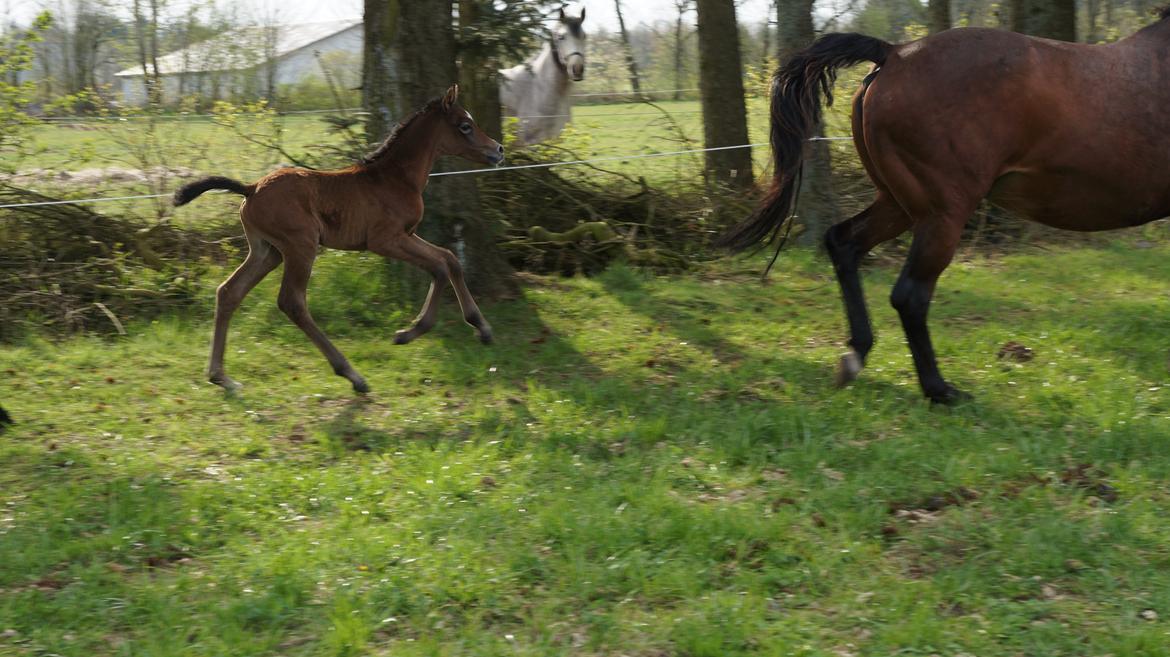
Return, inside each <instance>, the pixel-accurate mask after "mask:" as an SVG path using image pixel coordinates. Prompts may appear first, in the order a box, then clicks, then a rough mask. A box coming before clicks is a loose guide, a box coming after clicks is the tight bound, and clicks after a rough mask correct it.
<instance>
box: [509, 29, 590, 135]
mask: <svg viewBox="0 0 1170 657" xmlns="http://www.w3.org/2000/svg"><path fill="white" fill-rule="evenodd" d="M583 22H585V9H584V8H582V9H581V16H580V17H577V18H574V17H572V16H568V15H566V14H565V10H564V8H562V9H561V10H560V14H559V15H558V17H557V24H556V27H554V28H553V30H552V35H551V37H550V39H549V40H548V42H547V43H545V44H544V47H543V48H541V50H540V52H538V53H537V54H535V55H533V56H532V57H531V58H530V59H529V60H528V61H526V62H524V63H523V64H520V65H518V66H513V67H512V68H507V69H504V70H502V71H500V103H501V104H502V105H503V106H504V112H505V113H506V114H508V115H510V116H516V117H520V120H519V125H518V126H517V130H516V141H518V142H519V143H520V144H522V145H528V144H535V143H538V142H542V141H546V140H548V139H552V138H553V137H556V136H557V135H559V134H561V131H562V130H564V129H565V124H566V123H568V122H569V115H570V113H571V112H572V105H571V104H570V103H569V89H570V88H571V83H572V82H580V81H581V80H584V79H585V30H583V29H582V28H581V24H582V23H583Z"/></svg>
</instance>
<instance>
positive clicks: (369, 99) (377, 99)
mask: <svg viewBox="0 0 1170 657" xmlns="http://www.w3.org/2000/svg"><path fill="white" fill-rule="evenodd" d="M398 4H399V3H398V0H365V9H364V11H365V15H364V20H363V30H364V31H363V34H364V38H365V43H364V45H363V47H362V106H363V107H364V108H365V109H366V112H367V115H366V140H367V141H368V142H370V144H377V143H379V142H381V141H382V140H383V139H385V137H386V133H388V132H389V131H390V128H391V127H392V126H393V125H394V122H395V119H397V118H398V117H400V116H401V115H402V111H403V110H402V108H401V107H400V106H399V104H398V94H397V93H396V88H395V85H396V75H395V70H396V66H395V62H394V38H395V35H396V34H397V32H398V13H399V11H398Z"/></svg>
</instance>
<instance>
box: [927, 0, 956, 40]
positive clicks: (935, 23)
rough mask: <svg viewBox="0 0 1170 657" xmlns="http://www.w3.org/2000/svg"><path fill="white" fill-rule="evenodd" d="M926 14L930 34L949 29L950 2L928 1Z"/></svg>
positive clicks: (949, 0) (947, 0) (946, 0)
mask: <svg viewBox="0 0 1170 657" xmlns="http://www.w3.org/2000/svg"><path fill="white" fill-rule="evenodd" d="M926 14H927V26H926V27H927V29H929V30H930V33H931V34H934V33H936V32H942V31H943V30H949V29H951V0H929V1H928V4H927V7H926Z"/></svg>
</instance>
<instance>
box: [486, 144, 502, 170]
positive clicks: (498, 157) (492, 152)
mask: <svg viewBox="0 0 1170 657" xmlns="http://www.w3.org/2000/svg"><path fill="white" fill-rule="evenodd" d="M483 157H484V159H485V160H487V163H488V164H490V165H492V166H498V165H499V164H500V163H501V162H503V161H504V147H503V146H502V145H500V144H496V147H495V148H494V149H493V148H489V149H487V151H485V152H484V154H483Z"/></svg>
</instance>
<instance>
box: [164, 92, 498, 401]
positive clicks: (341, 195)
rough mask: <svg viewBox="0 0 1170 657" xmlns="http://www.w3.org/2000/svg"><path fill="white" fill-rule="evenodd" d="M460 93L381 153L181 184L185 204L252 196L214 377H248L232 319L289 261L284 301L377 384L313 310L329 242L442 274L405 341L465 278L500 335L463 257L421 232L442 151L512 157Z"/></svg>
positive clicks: (406, 124) (243, 215)
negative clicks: (231, 367) (317, 272)
mask: <svg viewBox="0 0 1170 657" xmlns="http://www.w3.org/2000/svg"><path fill="white" fill-rule="evenodd" d="M458 97H459V88H458V86H452V87H451V88H450V89H448V90H447V93H446V94H445V95H444V96H443V97H442V98H436V99H435V100H432V101H431V102H429V103H427V105H426V106H424V107H423V108H422V109H420V110H419V111H418V112H416V113H415V114H413V115H412V116H410V117H409V118H407V119H406V120H405V121H403V122H402V123H401V124H399V125H398V127H396V128H395V129H394V131H393V132H391V133H390V136H389V137H387V138H386V141H385V142H383V143H382V145H381V146H379V147H378V149H377V150H375V151H374V152H373V153H372V154H370V155H369V156H367V157H366V158H365V159H363V160H362V161H361V162H360V163H358V164H355V165H353V166H351V167H349V168H347V169H342V170H340V171H313V170H309V169H301V168H286V169H278V170H276V171H273V172H272V173H270V174H268V175H267V176H264V177H263V178H261V179H260V180H258V181H256V182H255V183H253V184H251V185H245V184H243V183H240V182H238V181H235V180H231V179H228V178H222V177H218V176H213V177H210V178H204V179H202V180H197V181H195V182H192V183H189V184H187V185H184V186H183V187H182V188H180V189H179V190H178V191H176V192H175V198H174V203H175V205H183V204H185V203H188V202H190V201H191V200H193V199H194V198H196V197H197V196H199V195H200V194H202V193H204V192H206V191H208V190H212V189H223V190H227V191H230V192H234V193H236V194H241V195H243V196H244V197H245V198H244V202H243V203H242V204H241V206H240V221H241V222H242V223H243V225H244V235H245V236H246V237H247V239H248V257H247V258H246V259H245V260H244V263H243V264H242V265H240V267H239V269H236V271H235V272H234V273H233V274H232V275H231V276H230V277H228V279H227V280H226V281H224V282H223V284H222V285H220V286H219V289H218V290H217V291H216V297H215V334H214V336H213V337H212V340H211V360H210V363H209V364H208V367H207V376H208V379H209V380H210V381H211V382H212V383H215V384H217V385H220V386H223V387H224V388H226V389H228V390H233V389H235V388H238V387H239V384H238V383H236V382H235V381H233V380H232V379H231V378H230V377H228V375H227V374H226V373H225V372H224V367H223V354H224V347H225V345H226V343H227V332H228V324H229V323H230V322H231V318H232V313H233V312H234V311H235V310H236V308H237V307H239V305H240V303H241V302H242V301H243V300H244V297H245V296H246V295H247V294H248V292H249V291H251V289H252V288H253V287H255V286H256V284H257V283H259V282H260V281H261V280H262V279H263V278H264V277H265V276H267V275H268V274H269V273H270V272H271V271H272V270H273V269H276V267H277V265H279V264H280V263H281V262H282V261H283V262H284V278H283V279H282V280H281V284H280V294H279V296H278V297H277V306H279V307H280V309H281V310H282V311H283V312H284V313H285V314H286V315H288V317H289V319H291V320H292V321H293V323H294V324H296V325H297V326H298V327H300V329H301V330H302V331H304V332H305V335H307V336H309V339H310V340H312V341H313V344H315V345H317V348H318V349H320V350H321V353H323V354H324V355H325V358H327V359H328V360H329V364H330V365H332V366H333V371H334V372H335V373H336V374H337V375H339V376H343V377H345V378H346V379H349V381H350V382H351V383H352V384H353V388H354V390H356V391H357V392H362V393H364V392H368V391H369V386H368V385H367V384H366V380H365V379H364V378H362V376H361V375H360V374H358V373H357V371H355V370H354V369H353V366H351V365H350V364H349V361H348V360H346V358H345V356H343V355H342V353H341V352H340V351H338V350H337V347H334V346H333V343H332V342H330V341H329V338H327V337H325V333H323V332H322V331H321V329H320V328H319V327H318V326H317V324H316V323H315V322H314V321H313V317H312V315H311V314H309V307H308V305H307V304H306V302H305V289H306V287H307V286H308V284H309V272H310V271H311V270H312V268H313V261H314V260H315V259H316V257H317V249H318V247H320V246H327V247H329V248H332V249H344V250H348V251H372V252H374V253H377V254H378V255H381V256H385V257H388V258H396V259H398V260H403V261H405V262H408V263H410V264H412V265H415V266H417V267H420V268H422V269H424V270H426V271H427V272H429V273H430V274H431V276H433V277H434V280H433V282H432V283H431V288H430V291H429V292H428V293H427V299H426V303H425V304H424V305H423V308H422V312H420V313H419V315H418V317H417V318H416V319H415V320H414V323H413V324H411V325H410V327H408V328H406V329H403V330H401V331H399V332H398V333H397V334H396V335H395V338H394V342H395V343H397V344H406V343H407V342H410V341H411V340H413V339H415V338H417V337H418V336H420V335H422V334H423V333H426V332H427V331H428V330H430V328H431V327H432V326H434V324H435V313H436V310H437V307H438V301H439V296H440V294H441V293H442V292H443V290H444V288H445V287H446V286H447V283H448V282H450V283H451V284H452V285H453V286H454V288H455V294H456V296H457V297H458V299H459V306H460V308H462V310H463V318H464V319H465V320H466V321H467V323H468V324H470V325H471V326H473V327H474V328H475V330H476V332H477V333H478V335H479V339H480V340H481V341H482V342H483V343H484V344H487V343H489V342H491V339H492V329H491V326H489V325H488V323H487V320H485V319H484V317H483V314H482V313H481V312H480V311H479V307H478V306H476V304H475V299H473V298H472V297H471V293H470V292H468V290H467V284H466V283H465V282H464V280H463V268H462V267H461V266H460V264H459V259H458V258H456V257H455V255H454V254H453V253H451V252H450V251H448V250H447V249H444V248H440V247H437V246H435V245H433V244H430V243H429V242H427V241H426V240H424V239H422V238H421V237H419V236H418V235H417V234H415V229H416V228H417V227H418V224H419V221H421V220H422V216H423V199H422V192H423V189H424V188H425V187H426V186H427V180H428V177H429V176H430V173H431V168H432V167H433V166H434V164H435V160H436V159H438V157H439V156H441V155H458V156H460V157H463V158H466V159H468V160H471V161H473V162H478V163H483V164H491V165H497V164H499V163H500V162H502V161H503V159H504V147H503V146H501V145H500V144H499V143H497V142H496V141H495V140H493V139H492V138H490V137H488V136H487V135H486V134H484V132H483V131H482V130H480V129H479V127H478V126H476V125H475V122H474V121H472V119H471V115H470V114H468V113H467V111H466V110H464V109H463V108H462V107H460V105H459V103H458Z"/></svg>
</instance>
